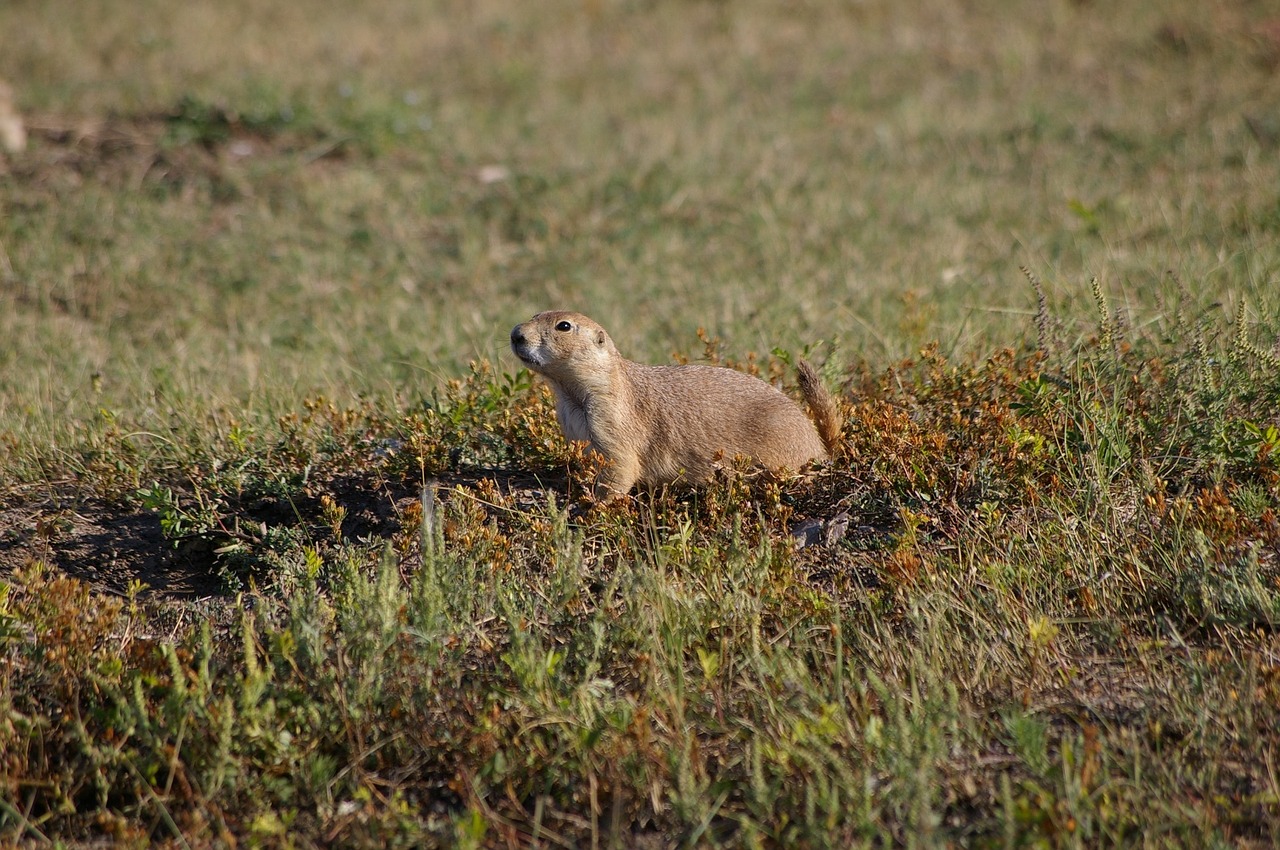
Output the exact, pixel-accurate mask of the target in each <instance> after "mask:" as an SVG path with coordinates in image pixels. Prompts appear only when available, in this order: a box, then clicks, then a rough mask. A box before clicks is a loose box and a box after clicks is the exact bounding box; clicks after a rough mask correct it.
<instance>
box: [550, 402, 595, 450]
mask: <svg viewBox="0 0 1280 850" xmlns="http://www.w3.org/2000/svg"><path fill="white" fill-rule="evenodd" d="M556 418H557V419H559V420H560V428H561V430H563V431H564V435H565V437H567V438H569V439H570V440H579V441H582V442H591V428H590V427H589V426H588V424H587V411H586V410H584V409H583V407H582V405H580V404H578V402H576V401H574V400H573V399H571V398H569V396H568V395H567V394H566V393H563V392H557V393H556Z"/></svg>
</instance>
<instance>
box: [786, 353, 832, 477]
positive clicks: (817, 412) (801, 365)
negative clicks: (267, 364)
mask: <svg viewBox="0 0 1280 850" xmlns="http://www.w3.org/2000/svg"><path fill="white" fill-rule="evenodd" d="M796 372H797V375H798V377H799V379H800V392H801V393H802V394H803V395H804V400H805V403H806V404H808V405H809V410H810V411H811V412H812V414H813V424H814V425H816V426H817V427H818V436H819V437H821V438H822V444H823V445H824V446H826V448H827V454H830V455H834V454H835V452H836V446H837V445H839V444H840V427H841V426H842V425H843V424H844V417H843V416H842V415H841V413H840V406H839V405H838V404H836V400H835V399H834V398H832V397H831V393H829V392H827V388H826V387H824V386H823V385H822V379H821V378H819V377H818V372H817V370H815V369H814V368H813V367H812V366H810V365H809V363H808V361H806V360H803V359H801V360H797V361H796Z"/></svg>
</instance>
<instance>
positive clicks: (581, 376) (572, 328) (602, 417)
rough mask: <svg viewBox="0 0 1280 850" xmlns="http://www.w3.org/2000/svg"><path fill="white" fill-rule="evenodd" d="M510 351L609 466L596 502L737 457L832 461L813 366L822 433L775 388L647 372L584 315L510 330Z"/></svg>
mask: <svg viewBox="0 0 1280 850" xmlns="http://www.w3.org/2000/svg"><path fill="white" fill-rule="evenodd" d="M511 350H512V351H513V352H514V353H515V355H516V357H518V358H520V361H521V362H522V363H524V364H525V365H526V366H528V367H529V368H530V369H532V370H533V371H534V372H537V373H538V374H539V375H542V376H543V377H544V378H546V380H547V383H549V384H550V385H551V391H552V392H553V393H554V394H555V398H556V417H557V418H558V419H559V420H560V427H561V429H563V431H564V434H565V436H566V437H568V438H569V439H570V440H582V441H585V442H588V443H590V444H591V448H592V449H594V450H595V451H596V452H599V453H600V454H601V455H603V456H604V458H605V459H606V460H607V461H608V465H607V466H606V467H605V469H604V471H603V472H602V473H601V476H600V478H599V479H598V480H597V482H596V491H595V495H596V498H597V499H608V498H611V497H614V496H620V495H625V494H626V493H627V492H629V491H630V490H631V488H632V486H634V485H636V484H640V485H643V486H646V487H656V486H659V485H662V484H670V483H675V482H685V483H694V482H699V481H705V480H707V479H708V478H710V477H711V475H712V473H713V472H714V470H715V468H716V463H717V461H729V460H732V459H733V458H734V457H735V456H737V455H744V456H747V457H750V458H751V459H752V460H754V461H755V462H756V463H758V464H760V465H761V466H766V467H769V468H771V469H791V470H797V469H799V468H800V467H802V466H804V465H805V464H806V463H808V462H809V461H811V460H815V459H826V458H827V457H828V456H829V455H828V453H829V452H830V451H831V450H833V449H834V447H835V444H836V442H837V440H838V439H839V436H840V424H841V416H840V411H839V408H838V407H837V406H836V403H835V401H834V400H833V399H832V398H831V396H830V395H829V394H828V393H827V391H826V390H825V389H824V388H823V387H822V384H821V382H820V381H819V380H818V376H817V374H816V373H815V372H814V370H813V368H812V367H811V366H809V364H808V363H805V362H803V361H801V362H800V364H799V372H800V388H801V391H802V392H803V393H804V396H805V401H806V402H808V404H809V407H810V409H811V410H812V411H813V414H814V420H815V421H816V422H817V427H816V428H815V427H814V423H813V422H810V421H809V418H808V417H807V416H805V415H804V412H803V411H801V409H800V408H799V407H798V406H797V405H796V404H795V402H793V401H792V400H791V399H789V398H787V397H786V396H785V395H783V394H782V393H781V392H779V391H778V390H776V389H775V388H773V387H771V386H770V385H769V384H767V383H765V382H764V381H762V380H760V379H759V378H753V377H751V376H750V375H745V374H743V373H742V372H735V371H734V370H732V369H724V368H721V367H718V366H645V365H642V364H640V363H633V362H632V361H630V360H627V359H626V358H624V357H623V356H622V355H621V354H619V353H618V349H617V348H615V347H614V344H613V340H612V339H610V338H609V334H608V333H607V332H606V331H605V329H604V328H602V327H600V325H598V324H596V323H595V322H594V321H592V320H591V319H589V318H587V317H586V316H583V315H582V314H580V313H569V312H564V311H553V312H547V313H539V314H538V315H536V316H534V317H533V318H532V319H530V320H529V321H527V322H523V323H521V324H518V325H516V326H515V327H514V328H512V330H511Z"/></svg>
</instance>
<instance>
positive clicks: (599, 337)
mask: <svg viewBox="0 0 1280 850" xmlns="http://www.w3.org/2000/svg"><path fill="white" fill-rule="evenodd" d="M604 340H605V334H604V328H601V329H600V330H598V331H596V345H604Z"/></svg>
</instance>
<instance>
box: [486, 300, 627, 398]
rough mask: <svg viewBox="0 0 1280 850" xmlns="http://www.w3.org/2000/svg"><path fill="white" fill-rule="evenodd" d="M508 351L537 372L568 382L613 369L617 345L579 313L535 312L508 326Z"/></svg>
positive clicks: (600, 374)
mask: <svg viewBox="0 0 1280 850" xmlns="http://www.w3.org/2000/svg"><path fill="white" fill-rule="evenodd" d="M511 351H512V352H513V353H514V354H515V355H516V357H518V358H520V362H521V363H523V364H524V365H526V366H528V367H529V368H530V369H532V370H533V371H535V372H537V373H538V374H540V375H544V376H546V377H548V378H550V379H552V380H553V381H559V382H562V383H565V384H569V385H577V384H583V383H588V384H589V383H591V380H590V379H591V377H592V376H595V375H599V376H601V377H604V376H607V375H609V374H610V373H612V371H613V367H614V361H615V360H616V359H617V357H618V349H616V348H615V347H614V345H613V340H612V339H610V338H609V334H608V333H607V332H606V331H605V329H604V328H602V327H600V326H599V325H598V324H596V323H595V322H594V321H592V320H591V319H589V318H587V317H586V316H584V315H582V314H581V313H569V312H565V311H562V310H554V311H551V312H547V313H539V314H538V315H536V316H534V317H533V318H532V319H530V320H529V321H527V322H521V323H520V324H518V325H516V326H515V327H514V328H512V329H511Z"/></svg>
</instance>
